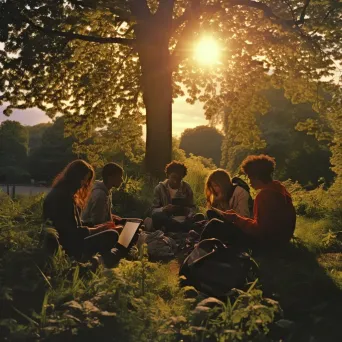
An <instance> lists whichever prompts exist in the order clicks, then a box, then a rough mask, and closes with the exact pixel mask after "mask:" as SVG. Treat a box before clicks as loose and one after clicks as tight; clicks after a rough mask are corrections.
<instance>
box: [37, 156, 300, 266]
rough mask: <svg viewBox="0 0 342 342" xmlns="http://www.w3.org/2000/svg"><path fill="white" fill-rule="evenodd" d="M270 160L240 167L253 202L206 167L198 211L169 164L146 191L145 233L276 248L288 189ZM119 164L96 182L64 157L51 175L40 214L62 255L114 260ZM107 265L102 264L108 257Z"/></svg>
mask: <svg viewBox="0 0 342 342" xmlns="http://www.w3.org/2000/svg"><path fill="white" fill-rule="evenodd" d="M274 169H275V160H274V159H273V158H271V157H269V156H266V155H259V156H249V157H247V158H246V159H245V160H244V161H243V163H242V166H241V171H242V172H243V173H244V174H245V175H246V176H247V177H248V179H249V181H250V185H251V186H252V187H253V188H254V189H255V190H257V191H258V193H257V195H256V197H255V200H254V206H251V196H250V194H249V191H248V189H246V188H245V187H244V186H242V185H241V183H240V182H237V183H235V182H234V178H233V179H231V177H230V175H229V174H228V172H226V171H225V170H223V169H217V170H215V171H213V172H212V173H211V174H210V175H209V177H208V179H207V181H206V184H205V190H204V191H205V196H206V201H207V209H208V210H207V212H206V215H204V214H202V213H201V214H199V213H196V206H195V204H194V196H193V191H192V189H191V186H190V185H189V184H188V183H187V182H186V181H184V177H185V176H186V174H187V168H186V166H185V165H184V164H183V163H180V162H177V161H173V162H171V163H170V164H168V165H167V166H166V168H165V173H166V179H165V180H164V181H163V182H160V183H159V184H158V185H157V186H156V187H155V189H154V200H153V204H152V208H151V211H150V215H149V216H151V217H150V219H149V220H148V219H147V220H146V225H149V227H148V230H162V231H164V232H165V233H168V232H189V231H195V232H197V234H198V235H199V237H200V239H201V240H202V239H208V238H217V239H220V240H221V241H223V242H224V243H227V244H235V245H239V246H248V247H249V248H259V249H269V248H275V249H277V248H279V247H281V246H283V245H285V244H287V243H288V242H289V241H290V239H291V237H292V235H293V232H294V229H295V224H296V213H295V209H294V206H293V204H292V199H291V196H290V194H289V193H288V192H287V190H286V189H285V187H284V186H283V185H282V184H281V183H280V182H279V181H276V180H273V178H272V176H273V173H274ZM122 179H123V169H122V168H121V167H120V166H119V165H117V164H115V163H109V164H107V165H105V166H104V168H103V170H102V181H95V182H94V180H95V172H94V169H93V167H92V166H91V165H90V164H88V163H87V162H85V161H83V160H75V161H73V162H71V163H70V164H69V165H67V166H66V168H65V169H64V170H63V171H62V172H61V174H60V175H58V176H57V177H56V179H55V180H54V182H53V185H52V190H51V191H50V192H49V194H48V195H47V196H46V198H45V201H44V205H43V215H44V219H45V221H46V222H50V224H51V225H52V226H53V227H54V228H55V229H56V230H57V232H58V235H59V243H60V244H61V246H62V247H63V249H64V250H65V252H66V253H67V254H68V255H70V256H73V257H75V258H77V259H82V258H86V259H90V258H91V257H92V256H93V255H95V254H96V253H100V254H101V255H102V256H103V258H104V260H116V259H117V254H118V253H117V249H116V247H118V246H117V242H118V239H119V234H120V229H122V225H123V224H124V223H125V220H124V219H122V218H121V217H119V216H117V215H114V214H113V213H112V193H111V191H112V189H113V188H119V187H120V185H121V183H122ZM108 263H109V264H110V261H109V262H108Z"/></svg>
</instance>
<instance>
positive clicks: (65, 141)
mask: <svg viewBox="0 0 342 342" xmlns="http://www.w3.org/2000/svg"><path fill="white" fill-rule="evenodd" d="M64 135H65V120H64V119H63V118H57V119H56V120H55V122H54V123H53V124H52V125H50V126H48V127H47V128H46V129H45V131H44V133H43V134H42V140H41V146H40V147H38V148H36V149H35V150H34V151H32V154H30V158H29V171H30V174H31V177H32V178H33V179H35V180H38V181H51V180H52V179H53V178H54V177H55V176H56V175H57V174H58V173H60V172H61V171H62V170H63V168H64V167H65V166H66V165H67V164H68V163H69V162H71V161H72V160H74V159H76V158H77V155H76V154H75V153H74V152H73V150H72V146H73V143H74V142H75V139H74V138H71V137H65V136H64Z"/></svg>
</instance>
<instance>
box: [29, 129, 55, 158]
mask: <svg viewBox="0 0 342 342" xmlns="http://www.w3.org/2000/svg"><path fill="white" fill-rule="evenodd" d="M51 125H52V124H51V123H41V124H38V125H34V126H27V129H28V132H29V154H32V153H33V152H34V151H35V150H36V149H38V148H39V147H40V146H41V145H42V138H43V134H44V132H45V131H46V129H47V128H49V127H50V126H51Z"/></svg>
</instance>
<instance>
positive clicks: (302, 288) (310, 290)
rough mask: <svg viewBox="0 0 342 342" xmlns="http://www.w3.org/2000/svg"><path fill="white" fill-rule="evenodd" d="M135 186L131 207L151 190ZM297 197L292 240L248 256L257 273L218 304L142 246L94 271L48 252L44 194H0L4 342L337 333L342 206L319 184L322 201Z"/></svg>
mask: <svg viewBox="0 0 342 342" xmlns="http://www.w3.org/2000/svg"><path fill="white" fill-rule="evenodd" d="M196 172H197V173H198V174H202V173H203V174H205V173H206V172H207V171H206V170H200V169H199V168H198V169H197V170H196V169H194V170H193V172H192V171H191V172H190V174H189V176H188V178H189V182H192V181H193V182H195V183H196V182H197V181H196V179H199V178H201V176H198V174H196ZM202 178H203V175H202ZM141 186H142V184H141V183H138V184H137V183H134V182H132V184H131V185H130V187H131V189H130V191H129V192H127V191H126V193H125V196H126V199H127V201H126V202H124V203H125V205H127V206H128V207H129V205H131V204H130V202H129V199H130V198H132V197H134V196H135V195H134V194H139V196H141V199H142V203H143V204H141V207H140V209H139V208H138V209H137V213H138V212H139V210H140V211H141V212H142V211H143V210H144V206H146V204H147V203H148V200H147V199H148V197H147V196H150V191H149V190H148V189H149V186H148V185H144V187H145V188H143V191H141V192H140V193H139V188H140V189H141ZM195 189H197V188H195ZM198 189H200V187H198ZM199 191H200V190H198V192H199ZM133 192H134V194H133V195H132V193H133ZM139 196H138V199H139ZM301 196H302V197H301V198H300V204H298V205H300V208H301V209H302V210H303V215H302V216H300V217H298V224H297V229H296V239H295V240H294V242H293V243H292V244H291V245H290V246H289V248H288V249H287V250H286V251H283V252H282V253H278V254H277V255H273V256H271V257H270V256H269V257H265V256H263V257H260V256H255V258H256V260H257V262H258V263H259V266H260V279H259V281H258V282H257V283H255V284H253V288H250V290H249V291H246V292H243V291H241V290H239V291H236V292H234V293H233V294H232V296H231V297H230V298H227V301H226V302H224V303H223V302H218V301H215V300H213V299H211V300H208V299H206V298H204V297H203V296H202V295H201V294H197V293H196V291H195V290H194V289H193V288H185V289H183V288H180V287H179V283H178V267H179V265H178V263H177V262H176V261H172V262H171V263H168V264H159V263H151V262H149V261H148V260H147V258H146V252H145V250H144V249H141V250H140V252H139V254H138V255H137V257H136V259H135V260H133V261H127V260H122V261H121V263H120V264H119V266H118V267H117V268H114V269H111V270H104V269H101V268H100V269H98V270H97V271H96V272H94V271H93V270H92V268H91V265H90V264H80V263H76V262H74V261H72V260H70V259H69V258H67V257H66V256H65V255H64V253H63V251H61V250H60V251H59V252H58V253H57V254H56V255H55V256H53V257H52V258H51V257H49V256H48V255H46V254H45V252H44V249H42V248H41V247H42V246H41V241H40V228H41V219H40V218H41V206H42V197H40V196H36V197H33V198H26V197H25V198H19V199H18V200H16V201H12V200H11V199H10V198H8V197H7V196H6V195H4V194H1V193H0V200H1V203H2V205H1V206H0V285H1V287H0V335H1V336H2V338H3V339H4V340H7V341H60V340H63V339H65V340H71V339H72V340H73V341H74V340H75V341H78V340H80V341H81V340H82V341H88V340H93V339H94V338H95V339H97V340H101V341H120V342H121V341H237V340H239V341H281V340H284V339H285V340H286V341H301V342H302V341H310V342H313V341H339V340H342V336H341V329H340V327H339V321H340V317H342V315H341V314H342V312H341V308H342V306H341V305H338V300H340V299H341V294H342V262H341V243H340V241H339V235H338V231H339V230H340V221H339V217H340V214H339V211H338V208H336V209H334V208H332V209H331V204H329V208H325V207H324V202H323V203H322V193H321V192H319V196H320V197H319V199H320V202H317V198H315V197H313V195H312V194H310V196H311V197H310V200H308V201H307V202H305V200H304V197H303V196H304V194H303V193H301ZM198 198H200V197H198ZM312 203H314V204H312ZM317 203H318V204H319V210H316V209H315V207H314V206H317ZM118 209H120V208H118ZM123 209H125V208H121V210H123ZM126 210H127V209H126ZM127 214H129V212H128V211H127ZM267 298H271V299H267ZM278 303H279V304H280V305H279V304H278Z"/></svg>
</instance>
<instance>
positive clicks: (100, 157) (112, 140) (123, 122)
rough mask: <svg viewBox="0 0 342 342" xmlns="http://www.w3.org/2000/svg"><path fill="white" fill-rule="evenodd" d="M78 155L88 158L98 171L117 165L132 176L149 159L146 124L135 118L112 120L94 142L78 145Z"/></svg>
mask: <svg viewBox="0 0 342 342" xmlns="http://www.w3.org/2000/svg"><path fill="white" fill-rule="evenodd" d="M74 152H76V153H77V154H79V155H84V156H85V158H86V159H87V160H88V161H89V162H90V163H91V164H92V165H93V166H94V167H95V168H97V169H101V168H102V167H103V166H104V165H105V164H106V163H108V162H113V161H114V162H117V163H120V164H121V165H122V166H123V167H124V169H125V171H127V172H128V173H130V174H132V173H135V172H138V171H140V169H141V164H142V161H143V159H144V156H145V149H144V140H143V139H142V121H139V120H137V118H135V117H128V118H126V119H123V117H114V118H111V120H109V121H108V123H107V125H106V127H105V128H104V129H101V130H98V131H94V132H93V133H92V135H91V138H90V139H88V140H87V141H85V142H84V143H75V144H74Z"/></svg>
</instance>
